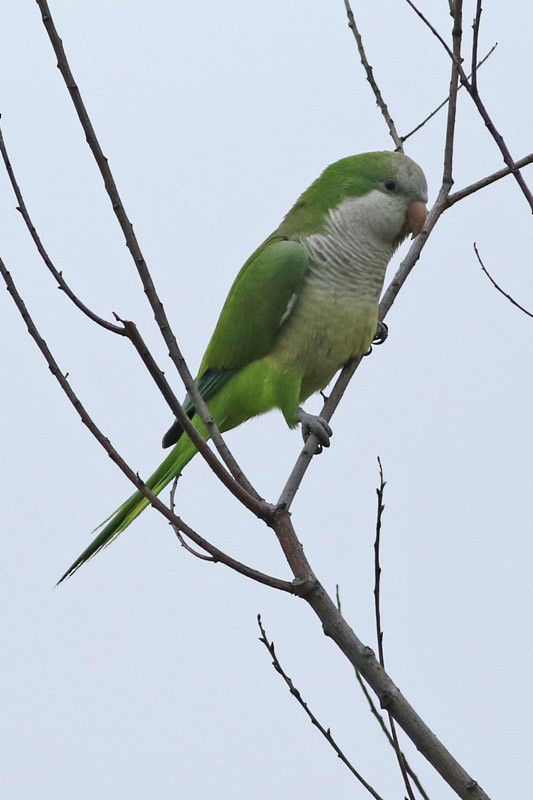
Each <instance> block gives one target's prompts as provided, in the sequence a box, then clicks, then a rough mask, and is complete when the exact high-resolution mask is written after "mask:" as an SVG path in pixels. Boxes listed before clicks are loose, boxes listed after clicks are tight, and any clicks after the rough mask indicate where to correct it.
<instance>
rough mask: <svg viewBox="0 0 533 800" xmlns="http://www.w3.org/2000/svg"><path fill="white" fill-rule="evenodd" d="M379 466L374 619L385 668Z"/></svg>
mask: <svg viewBox="0 0 533 800" xmlns="http://www.w3.org/2000/svg"><path fill="white" fill-rule="evenodd" d="M378 466H379V486H378V488H377V489H376V494H377V498H378V508H377V514H376V538H375V540H374V617H375V622H376V639H377V643H378V656H379V663H380V664H381V666H382V667H384V666H385V658H384V655H383V631H382V629H381V607H380V600H381V596H380V592H381V565H380V562H379V549H380V545H381V520H382V517H383V511H384V510H385V506H384V505H383V493H384V491H385V486H386V485H387V484H386V481H385V480H384V478H383V467H382V465H381V459H380V458H379V457H378Z"/></svg>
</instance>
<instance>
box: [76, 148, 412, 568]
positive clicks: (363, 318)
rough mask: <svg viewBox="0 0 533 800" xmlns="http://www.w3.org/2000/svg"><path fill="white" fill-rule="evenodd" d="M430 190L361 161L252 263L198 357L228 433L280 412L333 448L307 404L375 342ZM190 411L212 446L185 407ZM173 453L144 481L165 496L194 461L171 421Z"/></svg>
mask: <svg viewBox="0 0 533 800" xmlns="http://www.w3.org/2000/svg"><path fill="white" fill-rule="evenodd" d="M426 202H427V183H426V179H425V177H424V173H423V172H422V170H421V169H420V167H419V166H418V165H417V164H415V162H414V161H412V160H411V159H410V158H408V157H407V156H405V155H403V154H402V153H389V152H378V153H363V154H361V155H356V156H348V158H343V159H341V160H340V161H336V162H335V163H334V164H331V165H330V166H329V167H327V169H325V170H324V172H323V173H322V174H321V175H320V177H319V178H317V180H316V181H315V182H314V183H312V184H311V186H310V187H309V188H308V189H306V190H305V192H304V193H303V194H302V195H301V197H300V198H299V199H298V200H297V201H296V203H295V204H294V206H293V207H292V208H291V210H290V211H289V213H288V214H287V215H286V217H285V218H284V219H283V222H282V223H281V224H280V226H279V227H278V228H277V230H275V231H274V233H273V234H272V235H271V236H269V237H268V239H266V240H265V241H264V242H263V244H261V245H260V246H259V247H258V248H257V250H256V251H255V252H254V253H252V255H251V256H250V258H249V259H248V261H247V262H246V263H245V264H244V266H243V267H242V269H241V271H240V272H239V274H238V275H237V277H236V279H235V281H234V283H233V286H232V287H231V289H230V291H229V294H228V297H227V299H226V302H225V303H224V307H223V308H222V312H221V314H220V317H219V320H218V322H217V325H216V328H215V331H214V333H213V336H212V337H211V341H210V342H209V344H208V346H207V350H206V352H205V355H204V357H203V360H202V363H201V365H200V369H199V371H198V376H197V378H196V381H197V385H198V389H199V391H200V392H201V394H202V395H203V397H204V399H205V400H206V402H207V405H208V407H209V410H210V412H211V414H212V416H213V418H214V420H215V421H216V423H217V425H218V427H219V429H220V430H221V431H227V430H229V429H230V428H234V427H235V426H236V425H240V424H241V423H242V422H245V421H246V420H247V419H250V418H251V417H255V416H257V415H259V414H264V413H265V412H266V411H269V410H270V409H273V408H279V409H280V410H281V412H282V414H283V416H284V417H285V420H286V422H287V424H288V425H289V427H290V428H294V427H295V426H296V425H297V424H298V423H300V424H301V427H302V433H303V435H304V438H306V437H307V436H308V435H309V433H311V432H312V433H316V434H317V436H318V438H319V440H320V441H321V443H322V444H323V445H325V446H327V445H328V444H329V436H330V434H331V430H330V429H329V426H328V424H327V422H326V421H325V420H323V419H321V418H320V417H315V416H313V415H311V414H308V413H306V412H305V411H304V410H303V409H302V407H301V403H302V402H303V401H304V400H306V399H307V398H308V397H309V396H310V395H312V394H313V393H315V392H318V391H319V390H321V389H324V388H325V387H326V386H327V384H328V383H329V382H330V381H331V379H332V378H333V376H334V374H335V373H336V372H337V371H338V370H339V369H340V368H341V367H342V366H343V365H344V364H345V363H346V362H347V361H348V360H349V359H351V358H352V357H354V356H361V355H363V354H365V353H366V352H367V351H368V348H369V346H370V344H371V342H372V340H373V339H374V337H375V335H376V329H377V323H378V302H379V297H380V293H381V289H382V286H383V281H384V278H385V270H386V267H387V264H388V263H389V260H390V258H391V256H392V254H393V253H394V251H395V250H396V248H397V247H398V246H399V245H400V243H401V242H402V241H403V240H404V239H405V238H406V237H407V236H408V234H409V233H412V234H413V236H416V235H417V234H418V233H420V231H421V229H422V227H423V225H424V222H425V219H426V206H425V204H426ZM183 407H184V410H185V411H186V412H187V414H188V415H189V417H190V418H191V420H192V422H193V424H194V426H195V427H196V428H197V429H198V430H199V431H200V432H201V433H202V435H203V436H205V437H206V438H207V433H206V430H205V427H204V425H203V423H202V421H201V420H200V418H199V417H198V416H197V415H196V414H195V410H194V405H193V403H192V401H191V400H190V398H189V397H186V398H185V401H184V404H183ZM170 446H172V450H171V452H170V453H169V455H168V456H167V457H166V458H165V460H164V461H163V462H162V464H161V465H160V466H159V467H158V468H157V469H156V471H155V472H154V474H153V475H152V476H151V477H150V478H149V479H148V480H147V481H146V484H147V485H148V486H149V487H150V489H151V490H152V491H153V492H154V493H155V494H158V493H159V492H161V491H162V489H164V487H165V486H166V485H167V484H168V483H169V482H170V481H171V480H172V479H173V478H174V477H175V476H176V475H178V474H179V473H180V472H181V471H182V469H183V467H184V466H185V465H186V464H187V463H188V462H189V461H190V459H191V458H192V457H193V456H194V455H195V453H196V452H197V451H196V448H195V447H194V445H193V444H192V443H191V441H190V439H189V438H188V436H187V435H186V434H184V433H183V431H182V428H181V426H180V424H179V423H178V422H177V421H176V422H175V423H174V424H173V425H172V427H171V428H170V430H169V431H168V432H167V433H166V434H165V436H164V437H163V447H170ZM148 505H149V501H148V500H146V498H144V497H143V496H142V494H141V493H140V492H135V493H134V494H133V495H132V496H131V497H130V498H129V499H128V500H126V502H125V503H123V504H122V505H121V506H120V507H119V508H118V509H117V511H116V512H115V513H114V514H113V516H112V517H111V518H110V519H109V521H107V522H106V523H104V524H105V527H104V528H103V530H102V531H101V533H100V534H99V535H98V536H97V537H96V538H95V539H94V541H93V542H92V543H91V544H90V545H89V547H88V548H87V549H86V550H85V551H84V552H83V553H82V554H81V556H79V558H78V559H77V560H76V561H75V562H74V563H73V564H72V566H71V567H70V568H69V569H68V570H67V572H66V573H65V575H64V576H63V578H61V580H63V579H64V578H66V577H68V576H69V575H71V574H72V573H73V572H75V571H76V570H77V569H78V567H80V566H81V565H82V564H83V563H84V562H85V561H87V560H88V559H89V558H91V556H93V555H94V554H95V553H97V552H98V551H99V550H101V549H102V548H103V547H105V546H106V545H107V544H109V543H110V542H111V541H112V540H113V539H115V537H116V536H118V534H119V533H122V531H123V530H125V529H126V528H127V527H128V525H129V524H130V523H131V522H133V520H134V519H135V518H136V517H137V516H138V515H139V514H140V513H141V511H143V509H144V508H146V506H148Z"/></svg>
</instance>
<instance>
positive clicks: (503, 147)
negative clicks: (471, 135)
mask: <svg viewBox="0 0 533 800" xmlns="http://www.w3.org/2000/svg"><path fill="white" fill-rule="evenodd" d="M406 2H407V3H408V5H409V6H410V7H411V8H412V9H413V11H414V12H415V13H416V14H417V16H418V17H420V19H421V20H422V22H423V23H424V24H425V25H426V26H427V27H428V28H429V30H430V31H431V32H432V33H433V34H434V36H436V38H437V39H438V40H439V42H440V43H441V44H442V45H443V47H444V48H445V50H446V52H447V53H448V55H449V56H450V57H451V59H452V61H453V62H454V64H455V65H456V67H457V71H458V73H459V77H460V80H461V83H462V84H463V86H464V87H465V89H466V90H467V92H468V94H469V95H470V97H471V98H472V100H473V101H474V104H475V106H476V108H477V110H478V112H479V114H480V116H481V118H482V120H483V122H484V123H485V126H486V127H487V128H488V130H489V132H490V134H491V136H492V138H493V139H494V141H495V142H496V144H497V146H498V148H499V150H500V152H501V154H502V157H503V160H504V162H505V163H506V164H507V166H508V167H509V168H510V171H511V172H512V174H513V175H514V177H515V180H516V182H517V183H518V185H519V186H520V189H521V190H522V194H523V195H524V197H525V198H526V200H527V202H528V205H529V207H530V208H531V211H532V212H533V194H532V193H531V191H530V189H529V187H528V185H527V184H526V182H525V180H524V177H523V175H522V174H521V173H520V171H519V170H518V169H517V167H516V164H515V162H514V160H513V157H512V155H511V153H510V151H509V148H508V147H507V144H506V143H505V140H504V138H503V136H502V135H501V133H500V132H499V131H498V129H497V128H496V126H495V125H494V123H493V121H492V119H491V117H490V115H489V113H488V111H487V109H486V108H485V105H484V103H483V102H482V100H481V97H480V96H479V92H478V91H477V90H474V89H473V87H472V84H471V83H470V81H469V79H468V76H467V75H466V73H465V71H464V69H463V67H462V66H461V64H460V63H458V62H457V60H456V54H455V53H454V52H452V51H451V50H450V48H449V47H448V45H447V44H446V42H445V41H444V39H443V38H442V36H441V35H440V34H439V32H438V31H437V30H436V29H435V28H434V26H433V25H432V24H431V23H430V22H429V20H428V19H427V17H425V16H424V14H422V12H421V11H419V10H418V8H417V7H416V6H415V5H414V3H413V2H412V0H406ZM455 5H456V6H460V5H461V3H460V0H457V2H456V4H455Z"/></svg>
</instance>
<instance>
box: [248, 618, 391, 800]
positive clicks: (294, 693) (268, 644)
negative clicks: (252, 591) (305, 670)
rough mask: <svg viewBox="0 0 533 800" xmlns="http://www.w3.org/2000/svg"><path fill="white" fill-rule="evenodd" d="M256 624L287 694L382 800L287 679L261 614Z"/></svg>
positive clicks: (368, 790) (368, 787) (353, 771)
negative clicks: (286, 688) (285, 686)
mask: <svg viewBox="0 0 533 800" xmlns="http://www.w3.org/2000/svg"><path fill="white" fill-rule="evenodd" d="M257 624H258V626H259V630H260V631H261V636H260V637H259V641H260V642H261V644H264V645H265V647H266V649H267V650H268V652H269V653H270V655H271V657H272V666H273V667H274V669H275V670H276V672H277V673H278V675H281V677H282V678H283V680H284V681H285V683H286V684H287V686H288V687H289V692H290V693H291V694H292V696H293V697H294V698H296V700H297V701H298V703H299V704H300V705H301V707H302V708H303V710H304V711H305V713H306V714H307V716H308V717H309V719H310V720H311V722H312V724H313V725H314V726H315V728H317V729H318V730H319V731H320V733H321V734H322V736H323V737H324V738H325V739H326V741H327V742H328V744H329V745H331V747H332V748H333V749H334V750H335V752H336V754H337V756H338V757H339V758H340V760H341V761H342V763H343V764H344V765H345V766H346V767H348V769H349V770H350V772H351V773H352V775H353V776H354V777H355V778H357V780H358V781H359V783H361V784H362V785H363V786H364V787H365V789H366V790H367V792H369V794H371V795H372V797H373V798H375V800H383V798H382V797H381V795H380V794H378V793H377V792H376V790H375V789H374V788H373V787H372V786H371V785H370V784H369V783H368V782H367V781H366V780H365V779H364V778H363V776H362V775H361V773H360V772H358V771H357V770H356V769H355V767H354V766H353V765H352V764H351V762H350V761H349V760H348V758H347V757H346V756H345V755H344V753H343V752H342V750H341V749H340V747H339V745H338V744H337V742H336V741H335V739H334V738H333V736H332V733H331V731H330V729H329V728H328V729H327V730H326V728H324V726H323V725H321V723H320V722H319V721H318V719H317V717H316V716H315V715H314V714H313V712H312V711H311V709H310V708H309V706H308V705H307V703H306V702H305V700H304V699H303V697H302V695H301V694H300V692H299V690H298V689H297V688H296V687H295V685H294V683H293V682H292V680H291V679H290V678H289V676H288V675H287V673H286V672H285V670H284V669H283V667H282V666H281V664H280V662H279V659H278V657H277V655H276V650H275V647H274V643H273V642H269V640H268V637H267V635H266V632H265V629H264V627H263V623H262V622H261V614H258V615H257Z"/></svg>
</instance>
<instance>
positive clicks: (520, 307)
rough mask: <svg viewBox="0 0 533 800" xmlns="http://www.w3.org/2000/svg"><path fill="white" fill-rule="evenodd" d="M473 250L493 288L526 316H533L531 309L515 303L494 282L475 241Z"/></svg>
mask: <svg viewBox="0 0 533 800" xmlns="http://www.w3.org/2000/svg"><path fill="white" fill-rule="evenodd" d="M474 251H475V253H476V257H477V260H478V261H479V266H480V267H481V269H482V270H483V272H484V273H485V275H486V276H487V278H488V279H489V281H490V282H491V283H492V285H493V286H494V288H495V289H497V290H498V291H499V292H500V294H503V296H504V297H506V298H507V299H508V300H509V301H510V302H511V303H512V304H513V306H516V308H519V309H520V311H523V312H524V314H527V316H528V317H531V318H533V314H532V313H531V311H528V310H527V308H524V306H521V305H520V303H517V302H516V300H514V299H513V298H512V297H511V295H510V294H507V292H505V291H504V290H503V289H502V288H501V286H499V285H498V284H497V283H496V281H495V280H494V278H493V277H492V275H491V274H490V272H489V271H488V269H487V268H486V266H485V264H484V263H483V261H482V260H481V256H480V255H479V251H478V249H477V245H476V243H475V242H474Z"/></svg>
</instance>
